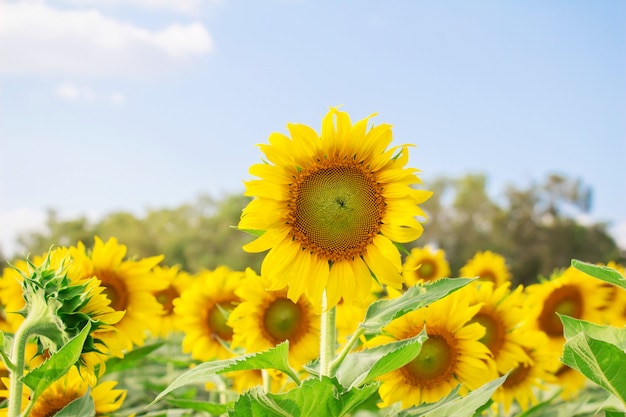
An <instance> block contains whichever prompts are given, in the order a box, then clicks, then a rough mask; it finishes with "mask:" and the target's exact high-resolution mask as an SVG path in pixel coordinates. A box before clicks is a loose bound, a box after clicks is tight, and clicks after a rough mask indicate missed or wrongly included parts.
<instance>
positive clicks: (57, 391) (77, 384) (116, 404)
mask: <svg viewBox="0 0 626 417" xmlns="http://www.w3.org/2000/svg"><path fill="white" fill-rule="evenodd" d="M3 382H5V384H6V385H9V381H8V380H5V381H3ZM89 385H90V384H88V383H87V381H86V380H84V379H82V378H81V375H80V373H79V372H78V370H77V369H76V368H71V369H70V370H69V371H68V372H67V373H66V374H65V375H64V376H62V377H61V378H60V379H58V380H57V381H55V382H54V383H53V384H52V385H50V387H48V388H47V389H46V390H45V391H44V392H43V393H42V394H41V395H40V396H39V397H38V398H37V399H36V401H35V404H30V399H29V398H28V395H27V394H26V393H25V395H24V400H23V401H22V411H24V409H26V407H32V408H31V410H30V413H29V414H28V415H29V417H47V416H53V415H55V414H56V413H57V412H58V411H60V410H62V409H63V408H64V407H65V406H66V405H68V404H69V403H71V402H72V401H74V400H76V399H78V398H80V397H82V396H83V395H85V393H87V388H89ZM116 385H117V382H115V381H106V382H101V383H99V384H97V385H96V386H95V387H92V388H91V391H90V395H91V398H92V399H93V402H94V406H95V410H96V416H108V415H110V414H111V413H112V412H113V411H116V410H118V409H119V408H120V407H121V405H122V403H123V402H124V399H125V398H126V390H118V389H115V386H116ZM10 389H11V388H10V387H9V389H8V390H7V391H6V392H2V391H0V395H6V396H8V394H9V391H10ZM7 415H8V409H6V408H2V409H0V417H4V416H7Z"/></svg>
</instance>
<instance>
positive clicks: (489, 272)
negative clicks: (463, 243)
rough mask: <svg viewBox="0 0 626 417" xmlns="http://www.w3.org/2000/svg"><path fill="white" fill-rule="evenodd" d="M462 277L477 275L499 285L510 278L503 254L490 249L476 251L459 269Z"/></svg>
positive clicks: (482, 279) (483, 279)
mask: <svg viewBox="0 0 626 417" xmlns="http://www.w3.org/2000/svg"><path fill="white" fill-rule="evenodd" d="M460 275H461V276H462V277H476V276H477V277H478V279H480V280H481V281H490V282H493V283H494V284H496V285H497V286H500V285H502V284H504V283H506V282H509V281H510V280H511V273H510V272H509V269H508V267H507V266H506V261H505V259H504V257H503V256H501V255H498V254H497V253H493V252H491V251H484V252H477V253H476V254H475V255H474V256H473V257H472V259H470V260H469V261H467V263H466V264H465V265H463V267H462V268H461V270H460Z"/></svg>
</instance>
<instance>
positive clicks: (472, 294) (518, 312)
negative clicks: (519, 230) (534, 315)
mask: <svg viewBox="0 0 626 417" xmlns="http://www.w3.org/2000/svg"><path fill="white" fill-rule="evenodd" d="M510 285H511V284H510V283H509V282H507V283H504V284H502V285H500V286H499V287H497V288H496V287H495V285H494V283H493V282H490V281H480V280H477V281H474V282H472V283H471V284H469V285H467V286H465V287H463V288H462V289H461V290H459V291H457V292H456V293H454V294H453V295H452V297H463V298H465V299H466V300H467V302H469V304H470V305H479V306H480V310H478V312H477V313H476V315H474V317H473V318H472V319H471V320H470V323H478V324H480V325H481V326H483V327H484V328H485V335H484V336H483V337H482V338H481V339H480V341H481V342H482V343H483V344H484V345H485V346H487V348H488V349H489V351H490V352H491V354H492V356H493V358H494V360H495V362H496V367H497V369H498V372H500V374H505V373H507V372H508V371H510V370H511V369H513V368H515V367H516V366H517V364H518V363H520V362H522V363H527V362H528V361H529V360H530V358H529V357H528V355H527V354H526V352H525V350H524V349H523V347H522V343H523V335H522V334H521V333H520V332H519V331H516V330H517V329H519V328H520V327H521V325H522V323H523V321H524V319H525V315H524V313H525V310H524V308H523V306H524V294H523V292H522V291H523V287H521V286H519V287H517V288H516V289H515V291H513V292H511V291H510V289H509V287H510Z"/></svg>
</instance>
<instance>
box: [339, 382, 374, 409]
mask: <svg viewBox="0 0 626 417" xmlns="http://www.w3.org/2000/svg"><path fill="white" fill-rule="evenodd" d="M379 385H380V383H379V382H378V381H377V382H373V383H371V384H367V385H363V386H361V387H357V388H352V389H350V390H348V391H345V392H342V393H341V394H340V395H339V396H340V398H341V402H342V406H341V411H340V413H339V415H340V416H343V415H345V414H348V413H350V414H352V411H353V410H354V409H355V408H357V407H358V406H360V405H361V404H363V403H364V402H365V401H367V400H369V399H370V398H371V397H372V395H374V394H375V393H376V392H377V391H378V386H379Z"/></svg>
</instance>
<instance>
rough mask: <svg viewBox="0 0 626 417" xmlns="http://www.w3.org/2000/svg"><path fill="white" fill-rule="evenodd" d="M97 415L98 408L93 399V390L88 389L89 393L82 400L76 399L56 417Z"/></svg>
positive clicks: (88, 416) (91, 416) (90, 416)
mask: <svg viewBox="0 0 626 417" xmlns="http://www.w3.org/2000/svg"><path fill="white" fill-rule="evenodd" d="M95 415H96V408H95V405H94V403H93V398H92V397H91V390H90V389H89V388H87V392H86V393H85V394H84V395H83V396H82V397H80V398H77V399H75V400H74V401H72V402H71V403H69V404H68V405H66V406H65V407H63V409H62V410H61V411H59V412H57V413H56V414H55V415H54V417H93V416H95Z"/></svg>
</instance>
